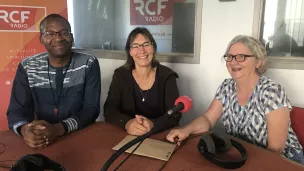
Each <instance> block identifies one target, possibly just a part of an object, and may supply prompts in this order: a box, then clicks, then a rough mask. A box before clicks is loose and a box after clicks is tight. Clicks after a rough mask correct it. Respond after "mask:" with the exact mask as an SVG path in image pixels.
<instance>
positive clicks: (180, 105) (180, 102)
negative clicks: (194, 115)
mask: <svg viewBox="0 0 304 171" xmlns="http://www.w3.org/2000/svg"><path fill="white" fill-rule="evenodd" d="M191 108H192V100H191V99H190V98H189V97H188V96H180V97H179V98H177V99H176V100H175V103H174V107H173V108H172V109H170V110H168V111H167V112H166V114H167V115H172V114H174V113H176V112H179V111H180V112H182V113H185V112H188V111H189V110H190V109H191Z"/></svg>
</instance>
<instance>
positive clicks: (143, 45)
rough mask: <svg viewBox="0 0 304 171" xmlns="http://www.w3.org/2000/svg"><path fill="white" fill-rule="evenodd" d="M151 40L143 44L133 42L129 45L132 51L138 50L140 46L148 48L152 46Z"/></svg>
mask: <svg viewBox="0 0 304 171" xmlns="http://www.w3.org/2000/svg"><path fill="white" fill-rule="evenodd" d="M152 45H153V43H152V42H145V43H143V44H138V43H134V44H132V45H131V49H132V50H133V51H138V50H139V48H140V47H143V48H144V49H145V50H149V49H150V48H151V47H152Z"/></svg>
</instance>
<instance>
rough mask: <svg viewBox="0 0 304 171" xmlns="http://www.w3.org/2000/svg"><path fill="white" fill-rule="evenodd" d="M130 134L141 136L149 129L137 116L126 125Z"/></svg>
mask: <svg viewBox="0 0 304 171" xmlns="http://www.w3.org/2000/svg"><path fill="white" fill-rule="evenodd" d="M125 129H126V130H127V132H128V134H130V135H136V136H140V135H143V134H145V133H147V132H148V129H147V128H146V127H144V126H143V125H142V124H140V123H139V122H138V121H137V119H136V118H134V119H131V120H129V121H128V122H127V124H126V125H125Z"/></svg>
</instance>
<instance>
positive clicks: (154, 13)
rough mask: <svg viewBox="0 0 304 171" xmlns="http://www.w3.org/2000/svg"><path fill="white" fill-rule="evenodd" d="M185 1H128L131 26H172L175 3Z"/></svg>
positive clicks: (183, 0) (184, 0)
mask: <svg viewBox="0 0 304 171" xmlns="http://www.w3.org/2000/svg"><path fill="white" fill-rule="evenodd" d="M182 2H186V0H130V20H131V21H130V23H131V25H172V16H173V8H174V4H175V3H182Z"/></svg>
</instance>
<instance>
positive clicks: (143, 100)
mask: <svg viewBox="0 0 304 171" xmlns="http://www.w3.org/2000/svg"><path fill="white" fill-rule="evenodd" d="M139 91H140V94H141V97H142V99H141V101H142V102H145V100H146V99H145V97H146V95H147V93H148V91H149V89H148V90H146V93H145V95H143V90H142V89H141V88H139Z"/></svg>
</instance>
